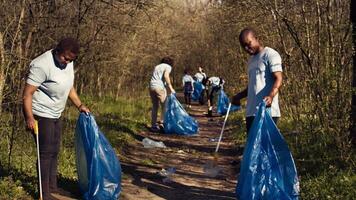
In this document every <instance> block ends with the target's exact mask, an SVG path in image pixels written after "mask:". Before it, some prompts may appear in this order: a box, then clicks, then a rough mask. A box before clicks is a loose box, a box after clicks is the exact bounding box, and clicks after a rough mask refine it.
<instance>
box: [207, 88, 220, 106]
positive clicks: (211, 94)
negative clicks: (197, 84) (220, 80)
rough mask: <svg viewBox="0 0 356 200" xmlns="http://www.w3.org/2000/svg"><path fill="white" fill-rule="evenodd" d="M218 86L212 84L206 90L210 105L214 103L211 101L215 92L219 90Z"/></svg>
mask: <svg viewBox="0 0 356 200" xmlns="http://www.w3.org/2000/svg"><path fill="white" fill-rule="evenodd" d="M220 88H221V87H220V86H212V87H211V88H210V90H209V91H208V98H209V100H210V106H213V105H214V103H213V101H214V96H215V94H216V93H217V92H218V91H219V90H220Z"/></svg>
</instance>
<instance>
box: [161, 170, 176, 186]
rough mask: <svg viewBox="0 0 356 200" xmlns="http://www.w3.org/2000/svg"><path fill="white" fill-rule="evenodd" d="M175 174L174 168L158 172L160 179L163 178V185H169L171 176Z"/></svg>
mask: <svg viewBox="0 0 356 200" xmlns="http://www.w3.org/2000/svg"><path fill="white" fill-rule="evenodd" d="M175 172H176V168H175V167H170V168H168V169H167V170H166V169H162V170H161V171H160V172H158V174H159V175H160V176H162V177H164V178H163V179H162V182H163V183H171V182H172V175H173V174H174V173H175Z"/></svg>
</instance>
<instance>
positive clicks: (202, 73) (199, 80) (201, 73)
mask: <svg viewBox="0 0 356 200" xmlns="http://www.w3.org/2000/svg"><path fill="white" fill-rule="evenodd" d="M194 76H195V78H196V79H197V81H198V82H202V81H203V79H204V78H206V74H205V73H204V72H198V73H196V74H195V75H194Z"/></svg>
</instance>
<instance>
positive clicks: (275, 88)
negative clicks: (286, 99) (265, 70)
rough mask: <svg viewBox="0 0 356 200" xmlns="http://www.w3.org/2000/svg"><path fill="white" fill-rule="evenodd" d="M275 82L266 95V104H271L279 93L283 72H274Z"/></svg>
mask: <svg viewBox="0 0 356 200" xmlns="http://www.w3.org/2000/svg"><path fill="white" fill-rule="evenodd" d="M273 77H274V84H273V87H272V89H271V91H270V93H269V95H268V96H266V97H264V100H265V101H266V105H267V106H270V105H271V104H272V100H273V97H274V96H276V94H278V90H279V88H280V87H281V86H282V80H283V77H282V72H273Z"/></svg>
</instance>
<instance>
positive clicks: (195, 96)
mask: <svg viewBox="0 0 356 200" xmlns="http://www.w3.org/2000/svg"><path fill="white" fill-rule="evenodd" d="M203 89H204V86H203V84H202V83H201V82H199V81H195V82H194V91H193V93H192V100H193V101H199V99H200V96H201V93H202V91H203Z"/></svg>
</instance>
